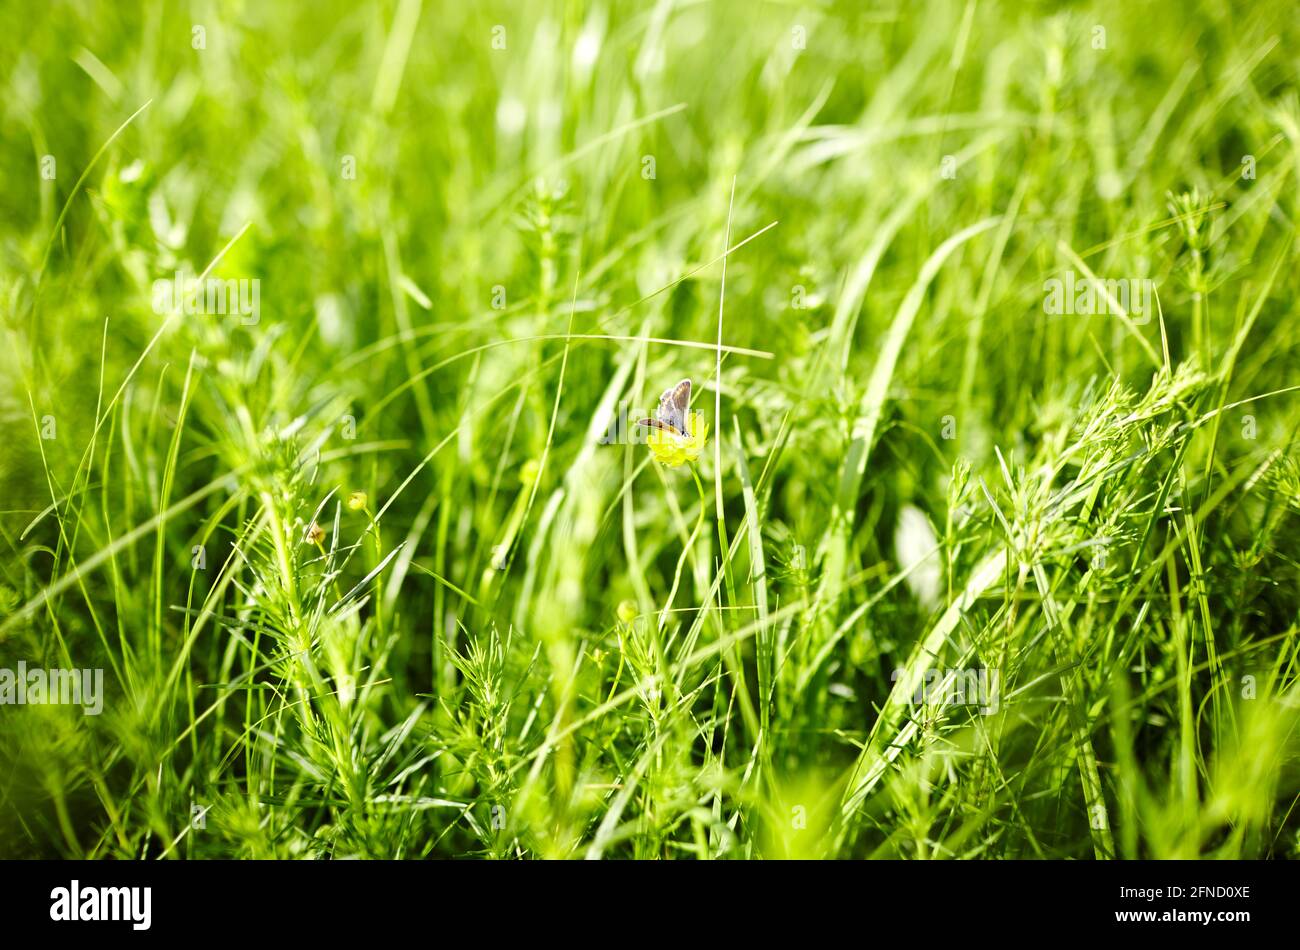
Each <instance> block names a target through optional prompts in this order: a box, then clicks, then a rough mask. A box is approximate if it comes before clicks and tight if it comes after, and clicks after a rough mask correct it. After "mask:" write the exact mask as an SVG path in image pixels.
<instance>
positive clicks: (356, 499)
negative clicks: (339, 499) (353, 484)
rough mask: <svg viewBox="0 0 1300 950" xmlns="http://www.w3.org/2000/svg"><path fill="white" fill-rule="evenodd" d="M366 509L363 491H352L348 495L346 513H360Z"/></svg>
mask: <svg viewBox="0 0 1300 950" xmlns="http://www.w3.org/2000/svg"><path fill="white" fill-rule="evenodd" d="M364 507H366V493H365V492H363V491H354V492H353V493H352V494H351V495H348V511H360V510H361V509H362V508H364Z"/></svg>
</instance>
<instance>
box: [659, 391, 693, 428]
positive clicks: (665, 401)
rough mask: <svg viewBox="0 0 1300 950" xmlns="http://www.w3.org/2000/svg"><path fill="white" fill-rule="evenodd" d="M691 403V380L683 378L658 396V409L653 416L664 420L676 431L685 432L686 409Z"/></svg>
mask: <svg viewBox="0 0 1300 950" xmlns="http://www.w3.org/2000/svg"><path fill="white" fill-rule="evenodd" d="M690 404H691V381H690V380H689V379H683V380H682V381H681V382H680V383H678V384H677V385H676V386H674V387H672V388H671V389H666V390H664V394H663V395H662V396H660V397H659V411H658V412H656V413H655V418H657V419H658V420H659V421H660V422H666V423H667V424H668V425H670V426H672V427H673V428H674V429H676V430H677V431H678V432H681V433H685V432H686V410H687V407H689V406H690Z"/></svg>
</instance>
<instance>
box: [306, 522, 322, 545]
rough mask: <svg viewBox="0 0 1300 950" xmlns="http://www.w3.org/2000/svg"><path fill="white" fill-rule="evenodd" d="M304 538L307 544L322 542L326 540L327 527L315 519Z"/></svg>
mask: <svg viewBox="0 0 1300 950" xmlns="http://www.w3.org/2000/svg"><path fill="white" fill-rule="evenodd" d="M303 540H304V541H305V542H306V543H307V544H320V543H321V542H322V541H324V540H325V529H324V528H322V527H321V526H320V525H318V524H317V523H316V522H314V521H313V522H312V523H311V527H309V528H308V529H307V534H306V536H305V537H304V538H303Z"/></svg>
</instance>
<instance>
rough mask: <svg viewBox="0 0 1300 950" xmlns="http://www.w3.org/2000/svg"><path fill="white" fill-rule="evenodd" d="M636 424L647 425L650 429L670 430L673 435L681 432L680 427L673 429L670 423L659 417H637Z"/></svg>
mask: <svg viewBox="0 0 1300 950" xmlns="http://www.w3.org/2000/svg"><path fill="white" fill-rule="evenodd" d="M636 424H637V425H639V426H647V427H649V428H651V429H663V430H664V431H665V432H672V433H673V434H674V435H681V434H682V432H681V430H680V429H675V428H673V427H672V426H671V425H670V424H668V423H667V422H664V421H662V420H660V419H638V420H637V422H636Z"/></svg>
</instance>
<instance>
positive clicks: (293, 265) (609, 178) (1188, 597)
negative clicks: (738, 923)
mask: <svg viewBox="0 0 1300 950" xmlns="http://www.w3.org/2000/svg"><path fill="white" fill-rule="evenodd" d="M0 27H2V28H0V88H3V90H4V95H3V97H2V99H0V116H2V120H0V182H3V183H4V187H3V188H0V209H2V211H3V214H2V215H0V341H2V342H0V433H2V443H0V704H3V705H2V706H0V855H2V856H6V857H23V858H28V857H44V858H50V857H65V858H74V857H75V858H101V859H110V858H141V859H177V858H197V859H201V858H303V859H310V858H319V859H330V858H403V859H408V858H409V859H418V858H446V857H477V858H497V859H515V858H525V859H533V858H543V859H569V858H641V859H779V858H905V859H999V858H1032V859H1084V860H1092V859H1112V858H1114V859H1122V858H1139V857H1149V858H1238V857H1240V858H1297V857H1300V814H1298V813H1297V802H1298V801H1300V730H1298V726H1300V637H1298V635H1300V629H1298V626H1300V530H1298V529H1300V461H1298V460H1297V444H1296V440H1297V434H1298V432H1300V372H1297V369H1298V368H1300V352H1298V351H1300V324H1298V323H1297V321H1296V319H1295V311H1296V305H1297V296H1298V295H1297V281H1296V274H1297V263H1298V262H1300V249H1297V247H1296V240H1295V239H1296V230H1297V220H1298V219H1300V197H1298V196H1300V189H1298V188H1297V176H1298V175H1300V92H1298V91H1297V72H1298V71H1300V19H1298V18H1297V17H1296V16H1295V7H1294V4H1292V3H1289V2H1285V0H1261V2H1256V3H1251V4H1232V3H1229V2H1226V0H1192V2H1188V3H1184V4H1173V3H1151V2H1120V0H1099V2H1091V3H1087V2H1078V3H1063V4H1049V3H1040V2H1025V3H1012V2H992V0H923V2H915V3H912V2H903V0H893V2H889V0H882V2H876V0H872V2H863V3H855V2H841V0H809V2H797V3H796V2H777V0H770V2H752V3H751V2H743V0H718V2H704V0H656V2H647V3H632V2H626V0H590V2H578V0H548V2H537V3H528V4H523V3H507V2H504V0H487V2H481V3H478V2H476V3H451V2H444V0H423V2H422V0H385V2H381V3H377V4H374V5H371V4H348V3H341V2H337V0H324V2H321V3H312V4H293V5H291V4H287V3H252V2H240V0H230V2H216V0H195V2H193V3H187V4H171V3H167V4H162V3H153V4H150V3H141V4H135V3H121V4H118V3H107V2H91V3H85V4H80V3H76V4H74V3H50V4H44V3H42V4H23V3H20V2H18V0H0ZM683 379H688V380H690V381H691V383H692V385H691V387H690V401H689V410H688V411H687V413H685V414H684V415H683V416H681V418H680V419H679V424H678V425H677V426H676V427H675V428H677V429H678V430H679V431H670V430H667V429H664V428H661V427H654V426H649V427H648V426H645V425H639V424H638V422H639V420H641V419H643V418H645V417H651V418H657V414H658V413H659V412H660V394H661V393H663V392H664V391H665V390H669V389H670V388H671V387H673V386H675V385H676V384H677V383H678V382H679V381H680V380H683ZM670 408H671V407H670ZM83 674H84V675H83ZM96 675H98V679H99V683H100V685H99V686H98V687H97V686H96V685H95V684H96ZM96 707H98V708H96Z"/></svg>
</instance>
